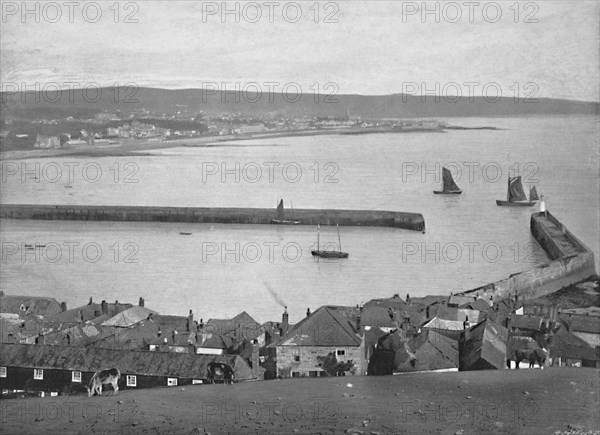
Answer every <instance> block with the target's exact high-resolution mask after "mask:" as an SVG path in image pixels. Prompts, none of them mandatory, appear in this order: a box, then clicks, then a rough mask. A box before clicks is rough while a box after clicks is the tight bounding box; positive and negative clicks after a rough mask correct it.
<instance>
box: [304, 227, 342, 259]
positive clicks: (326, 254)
mask: <svg viewBox="0 0 600 435" xmlns="http://www.w3.org/2000/svg"><path fill="white" fill-rule="evenodd" d="M337 233H338V242H339V247H340V250H339V251H325V250H321V249H320V248H321V225H318V226H317V249H316V250H314V251H310V253H311V254H312V255H313V257H321V258H348V253H347V252H342V238H341V237H340V226H339V225H337Z"/></svg>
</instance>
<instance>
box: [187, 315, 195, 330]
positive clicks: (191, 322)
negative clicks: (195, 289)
mask: <svg viewBox="0 0 600 435" xmlns="http://www.w3.org/2000/svg"><path fill="white" fill-rule="evenodd" d="M193 325H194V314H193V313H192V310H190V314H188V318H187V329H186V332H192V326H193Z"/></svg>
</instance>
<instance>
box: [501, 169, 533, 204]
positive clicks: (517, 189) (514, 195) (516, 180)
mask: <svg viewBox="0 0 600 435" xmlns="http://www.w3.org/2000/svg"><path fill="white" fill-rule="evenodd" d="M532 194H533V196H532ZM529 195H530V197H529V200H527V196H526V195H525V191H524V190H523V184H522V183H521V177H520V176H519V177H508V192H507V193H506V201H502V200H500V199H497V200H496V204H497V205H500V206H521V207H531V206H532V205H534V204H535V201H536V200H537V199H539V198H538V197H537V191H536V190H535V186H534V187H532V188H531V191H530V192H529Z"/></svg>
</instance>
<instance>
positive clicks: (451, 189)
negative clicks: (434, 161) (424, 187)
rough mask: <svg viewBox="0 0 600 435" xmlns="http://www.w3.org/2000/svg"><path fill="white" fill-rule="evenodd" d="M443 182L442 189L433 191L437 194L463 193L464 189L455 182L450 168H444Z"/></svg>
mask: <svg viewBox="0 0 600 435" xmlns="http://www.w3.org/2000/svg"><path fill="white" fill-rule="evenodd" d="M442 182H443V188H442V190H434V191H433V193H435V194H436V195H460V194H461V193H462V190H460V188H459V187H458V186H457V185H456V183H455V182H454V178H452V173H451V172H450V170H449V169H446V168H442Z"/></svg>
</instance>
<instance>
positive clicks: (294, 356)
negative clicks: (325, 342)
mask: <svg viewBox="0 0 600 435" xmlns="http://www.w3.org/2000/svg"><path fill="white" fill-rule="evenodd" d="M292 360H293V361H294V362H300V349H292Z"/></svg>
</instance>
